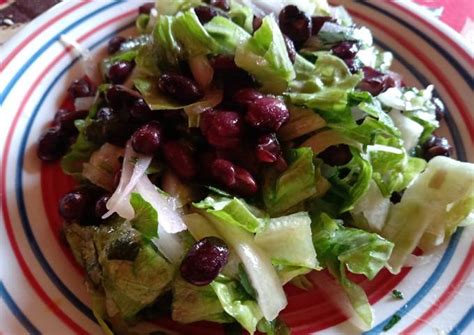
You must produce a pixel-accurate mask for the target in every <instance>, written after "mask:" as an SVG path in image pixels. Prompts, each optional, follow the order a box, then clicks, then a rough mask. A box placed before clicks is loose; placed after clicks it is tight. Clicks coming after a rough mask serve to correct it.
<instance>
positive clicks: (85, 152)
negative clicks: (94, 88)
mask: <svg viewBox="0 0 474 335" xmlns="http://www.w3.org/2000/svg"><path fill="white" fill-rule="evenodd" d="M99 106H100V101H97V102H96V103H95V104H94V105H92V106H91V108H90V110H89V114H88V115H87V117H86V118H85V119H84V120H76V122H75V125H76V128H77V129H78V130H79V135H78V136H77V139H76V142H74V144H73V145H71V147H70V148H69V150H68V152H67V153H66V155H64V157H63V158H62V159H61V168H62V170H63V172H64V173H66V174H68V175H71V176H74V177H75V178H78V179H80V178H81V177H82V165H83V164H84V163H86V162H87V161H89V158H90V157H91V155H92V153H93V152H94V151H96V150H97V149H98V148H99V147H100V145H99V144H97V143H94V142H92V141H90V140H88V139H87V137H86V135H85V130H86V128H87V126H88V125H89V124H90V123H91V122H92V119H93V118H94V117H95V114H96V113H97V110H98V109H99Z"/></svg>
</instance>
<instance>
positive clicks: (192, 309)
mask: <svg viewBox="0 0 474 335" xmlns="http://www.w3.org/2000/svg"><path fill="white" fill-rule="evenodd" d="M171 308H172V318H173V320H174V321H178V322H182V323H190V322H196V321H212V322H218V323H228V322H232V321H234V319H233V318H232V317H231V316H230V315H229V314H227V313H226V312H225V311H224V308H223V307H222V305H221V302H220V301H219V299H218V297H217V295H216V293H215V292H214V289H213V288H212V287H211V285H206V286H196V285H192V284H189V283H188V282H186V281H184V280H183V279H182V278H181V277H177V278H176V279H175V280H174V281H173V303H172V305H171Z"/></svg>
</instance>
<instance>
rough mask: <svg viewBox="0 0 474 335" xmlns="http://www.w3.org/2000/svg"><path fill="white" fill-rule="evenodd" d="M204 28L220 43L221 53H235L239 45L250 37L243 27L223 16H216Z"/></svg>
mask: <svg viewBox="0 0 474 335" xmlns="http://www.w3.org/2000/svg"><path fill="white" fill-rule="evenodd" d="M204 29H206V31H207V32H208V33H209V35H211V37H212V38H214V40H215V41H216V42H217V43H218V45H219V53H227V54H235V50H236V49H237V47H238V46H239V45H240V44H242V43H244V42H245V41H247V40H248V39H249V38H250V34H249V33H247V32H246V31H245V30H244V29H243V28H241V27H239V25H237V24H235V23H234V22H232V21H231V20H229V19H226V18H225V17H223V16H216V17H214V18H213V19H212V20H211V21H209V22H208V23H206V24H205V25H204Z"/></svg>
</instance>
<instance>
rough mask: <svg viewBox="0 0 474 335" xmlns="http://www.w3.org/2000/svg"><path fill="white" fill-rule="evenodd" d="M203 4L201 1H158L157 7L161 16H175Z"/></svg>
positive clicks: (156, 2)
mask: <svg viewBox="0 0 474 335" xmlns="http://www.w3.org/2000/svg"><path fill="white" fill-rule="evenodd" d="M201 2H202V1H201V0H156V1H155V4H156V6H155V7H156V10H157V11H158V14H160V15H175V14H177V13H178V12H180V11H185V10H188V9H189V8H192V7H195V6H198V5H200V4H201Z"/></svg>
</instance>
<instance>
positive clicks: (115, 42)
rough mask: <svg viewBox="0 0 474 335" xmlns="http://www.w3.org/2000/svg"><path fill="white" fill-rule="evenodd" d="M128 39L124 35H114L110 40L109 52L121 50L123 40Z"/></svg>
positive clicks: (111, 53) (110, 53)
mask: <svg viewBox="0 0 474 335" xmlns="http://www.w3.org/2000/svg"><path fill="white" fill-rule="evenodd" d="M126 40H127V39H126V38H125V37H123V36H114V37H112V38H111V39H110V40H109V44H108V46H107V52H108V53H109V55H113V54H114V53H116V52H117V51H119V50H120V47H121V46H122V44H123V42H125V41H126Z"/></svg>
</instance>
